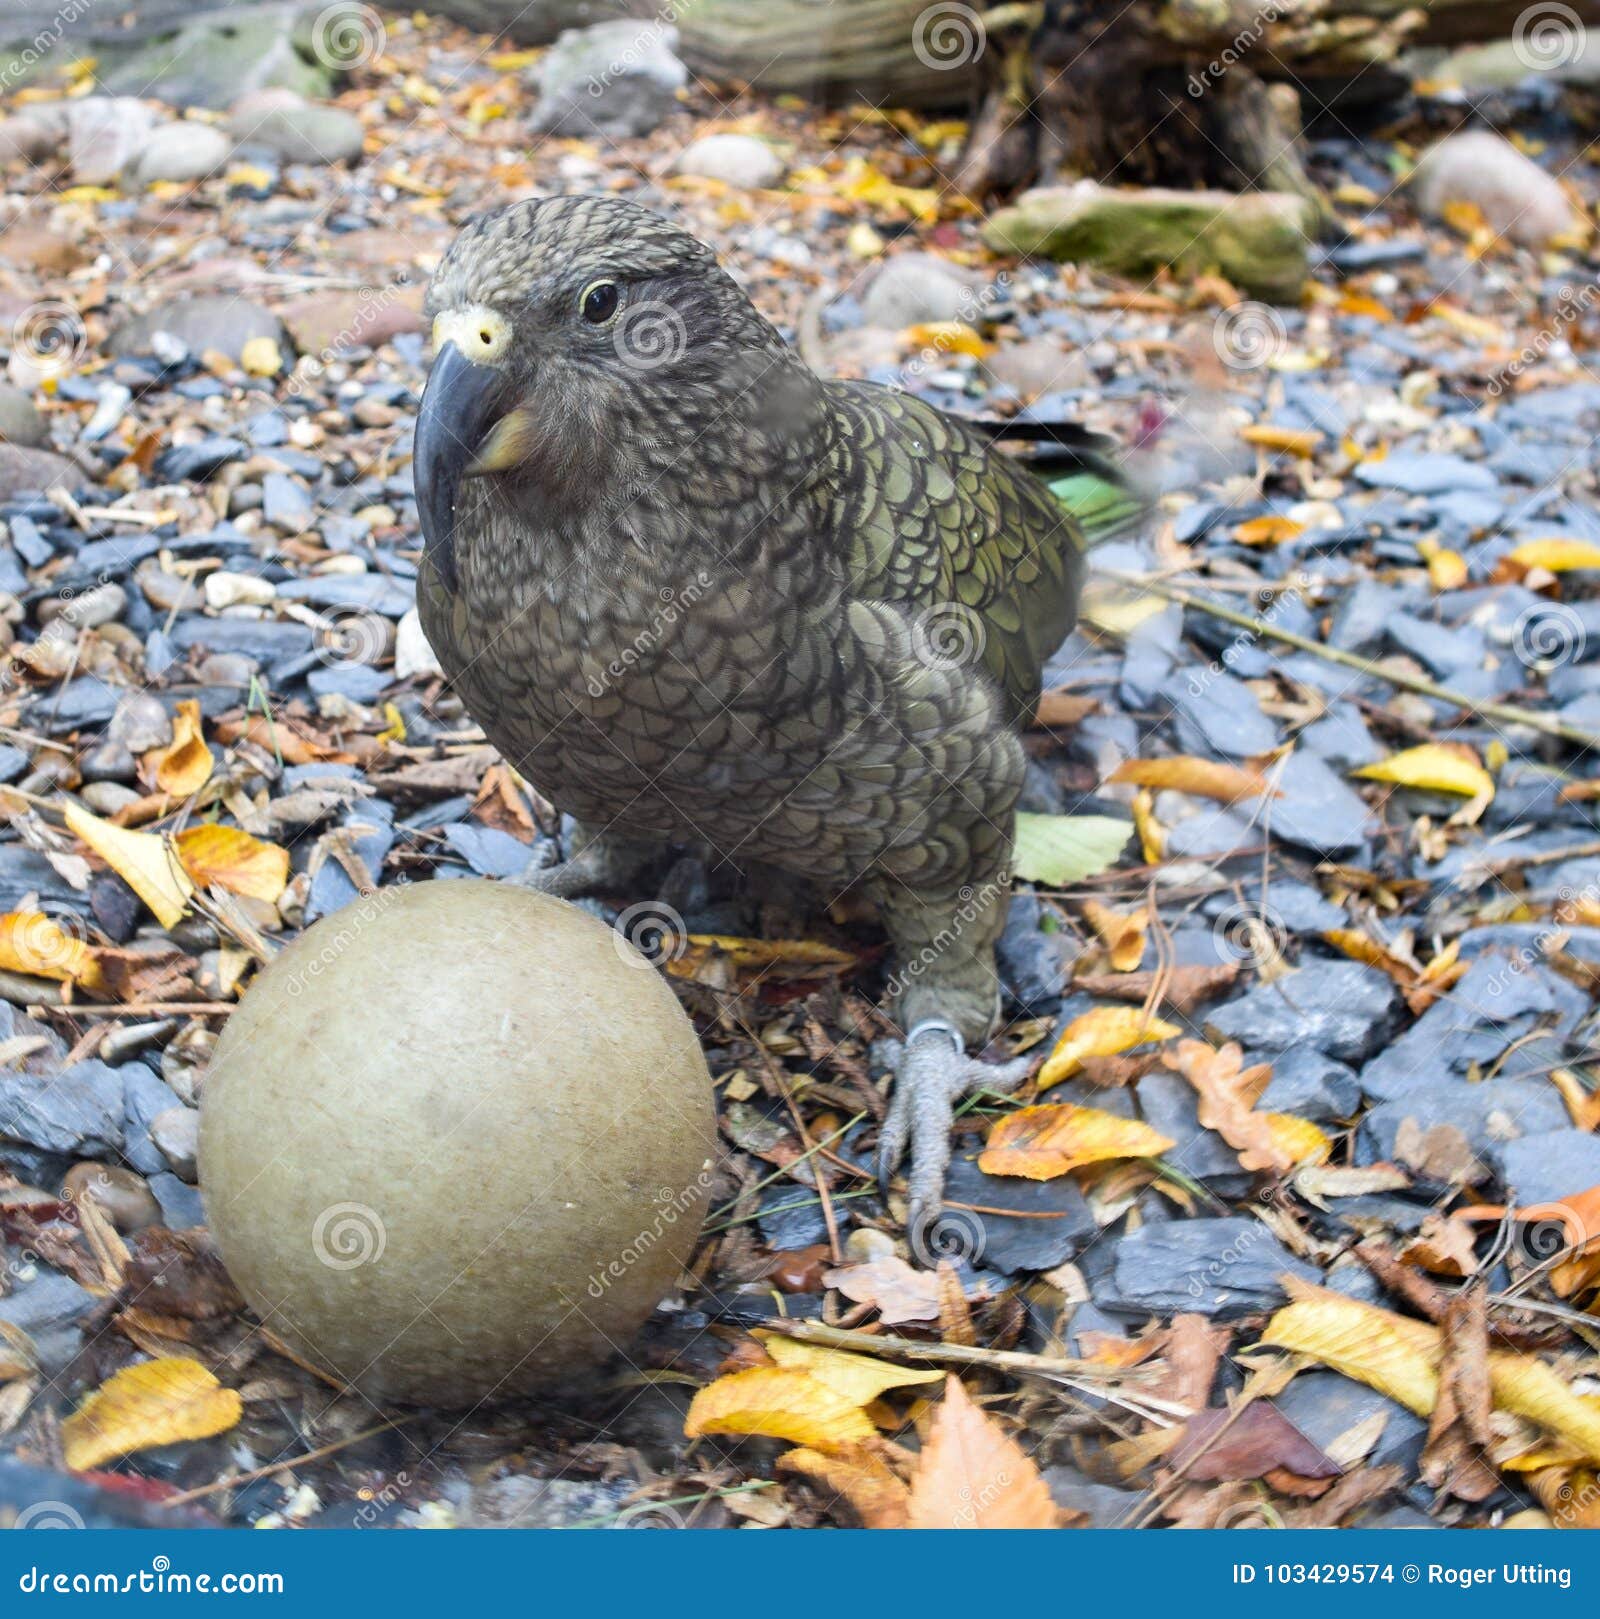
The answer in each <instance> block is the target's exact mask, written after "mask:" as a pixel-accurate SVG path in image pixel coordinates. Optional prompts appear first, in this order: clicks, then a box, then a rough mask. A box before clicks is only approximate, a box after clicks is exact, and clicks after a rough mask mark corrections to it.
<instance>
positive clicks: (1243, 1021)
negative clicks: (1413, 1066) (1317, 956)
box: [1205, 961, 1399, 1063]
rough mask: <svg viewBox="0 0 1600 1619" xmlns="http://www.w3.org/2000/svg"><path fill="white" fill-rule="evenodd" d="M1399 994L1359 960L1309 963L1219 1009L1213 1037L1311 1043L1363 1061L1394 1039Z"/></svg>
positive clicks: (1271, 1045) (1267, 1044)
mask: <svg viewBox="0 0 1600 1619" xmlns="http://www.w3.org/2000/svg"><path fill="white" fill-rule="evenodd" d="M1398 1010H1399V994H1398V992H1397V991H1396V989H1395V987H1394V985H1393V983H1391V982H1390V980H1389V979H1388V978H1386V977H1385V976H1384V975H1383V974H1382V973H1380V972H1375V971H1374V970H1373V969H1372V968H1371V967H1364V966H1362V965H1361V963H1360V962H1356V961H1308V962H1307V963H1306V964H1305V965H1304V966H1302V967H1300V968H1298V969H1297V970H1296V971H1294V972H1292V973H1287V974H1285V975H1284V976H1283V977H1282V978H1279V979H1277V980H1275V981H1274V982H1273V983H1270V984H1258V985H1256V987H1255V988H1254V989H1252V990H1250V991H1249V992H1248V993H1247V994H1245V995H1241V996H1240V997H1239V998H1238V999H1237V1000H1233V1001H1228V1002H1227V1003H1226V1004H1225V1005H1222V1006H1219V1007H1215V1008H1213V1009H1212V1010H1211V1011H1210V1012H1209V1013H1208V1014H1207V1015H1206V1020H1205V1029H1206V1033H1207V1035H1208V1037H1209V1038H1211V1039H1212V1040H1215V1041H1218V1042H1220V1041H1224V1040H1237V1041H1238V1042H1239V1044H1240V1045H1242V1046H1244V1047H1245V1048H1246V1049H1249V1048H1251V1047H1260V1048H1261V1049H1263V1050H1266V1051H1288V1050H1290V1049H1291V1048H1293V1047H1297V1046H1305V1047H1308V1048H1309V1049H1311V1050H1313V1051H1320V1052H1322V1053H1323V1054H1324V1055H1325V1056H1329V1057H1336V1058H1337V1059H1338V1060H1339V1061H1340V1062H1351V1063H1353V1062H1359V1061H1361V1060H1363V1059H1364V1058H1366V1057H1368V1056H1370V1055H1371V1053H1372V1052H1374V1051H1376V1050H1377V1049H1378V1048H1379V1047H1380V1046H1382V1045H1383V1043H1384V1042H1385V1041H1386V1040H1387V1039H1388V1038H1389V1035H1390V1034H1391V1032H1392V1030H1393V1027H1394V1021H1395V1018H1396V1015H1397V1013H1398Z"/></svg>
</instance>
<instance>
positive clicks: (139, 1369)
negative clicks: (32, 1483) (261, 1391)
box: [61, 1357, 244, 1473]
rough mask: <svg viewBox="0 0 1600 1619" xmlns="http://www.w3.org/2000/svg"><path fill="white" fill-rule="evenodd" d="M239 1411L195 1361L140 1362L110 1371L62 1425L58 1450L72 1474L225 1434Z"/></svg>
mask: <svg viewBox="0 0 1600 1619" xmlns="http://www.w3.org/2000/svg"><path fill="white" fill-rule="evenodd" d="M243 1410H244V1407H243V1403H242V1402H241V1400H240V1398H239V1394H238V1391H237V1390H235V1389H229V1388H224V1387H223V1386H222V1384H221V1383H219V1382H218V1381H217V1379H216V1378H215V1377H214V1376H213V1375H212V1374H211V1373H210V1372H208V1371H207V1370H206V1369H205V1367H204V1366H202V1365H201V1364H200V1362H199V1361H197V1360H186V1359H182V1358H177V1357H175V1358H172V1359H167V1360H150V1361H144V1362H142V1363H141V1364H140V1365H138V1366H128V1367H125V1368H124V1369H123V1370H122V1371H120V1372H117V1373H115V1374H114V1375H113V1376H112V1377H110V1378H108V1379H107V1380H106V1381H105V1382H104V1383H102V1384H101V1385H100V1387H99V1388H97V1389H96V1390H95V1391H94V1392H93V1393H92V1394H90V1395H89V1396H88V1397H87V1398H86V1399H85V1400H84V1402H83V1404H82V1405H80V1406H79V1407H78V1409H77V1410H76V1411H74V1412H73V1413H72V1415H71V1416H70V1417H68V1418H67V1419H66V1421H65V1422H63V1423H62V1424H61V1454H62V1458H63V1460H64V1461H65V1462H66V1464H67V1466H68V1467H69V1468H70V1469H71V1470H72V1471H73V1472H74V1473H81V1472H84V1471H85V1470H86V1469H88V1468H91V1467H99V1466H100V1465H101V1464H102V1463H103V1462H109V1461H113V1460H115V1459H116V1458H117V1457H119V1456H126V1455H128V1454H129V1452H131V1451H135V1450H150V1449H153V1448H154V1447H156V1446H158V1445H172V1444H176V1443H178V1441H180V1440H184V1439H206V1438H209V1437H210V1436H211V1435H212V1434H218V1433H226V1432H227V1431H228V1429H230V1428H231V1427H233V1426H234V1424H235V1423H237V1422H238V1420H239V1418H240V1416H241V1415H242V1413H243Z"/></svg>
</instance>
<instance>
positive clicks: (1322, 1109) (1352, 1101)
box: [1244, 1046, 1361, 1124]
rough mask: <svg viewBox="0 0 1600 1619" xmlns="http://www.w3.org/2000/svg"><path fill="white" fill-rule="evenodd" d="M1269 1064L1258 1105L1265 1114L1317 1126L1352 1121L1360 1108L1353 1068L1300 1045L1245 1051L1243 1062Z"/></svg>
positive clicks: (1248, 1064) (1359, 1087)
mask: <svg viewBox="0 0 1600 1619" xmlns="http://www.w3.org/2000/svg"><path fill="white" fill-rule="evenodd" d="M1257 1062H1266V1063H1271V1064H1272V1079H1271V1080H1270V1081H1269V1082H1268V1085H1267V1088H1266V1090H1265V1091H1264V1092H1263V1093H1262V1097H1261V1101H1260V1103H1259V1106H1260V1108H1261V1111H1263V1112H1265V1113H1294V1114H1298V1115H1299V1117H1301V1118H1302V1119H1312V1120H1314V1121H1315V1122H1316V1123H1318V1124H1332V1123H1336V1122H1338V1121H1339V1120H1342V1119H1351V1118H1354V1117H1355V1115H1356V1111H1357V1109H1358V1108H1359V1107H1360V1106H1361V1081H1360V1079H1359V1078H1358V1077H1357V1075H1356V1071H1355V1069H1353V1068H1349V1067H1347V1066H1346V1065H1345V1064H1344V1063H1342V1062H1337V1061H1335V1059H1334V1058H1332V1057H1329V1056H1327V1055H1325V1054H1324V1053H1323V1052H1320V1051H1312V1050H1310V1049H1309V1048H1307V1047H1303V1046H1299V1047H1295V1048H1293V1049H1291V1050H1289V1051H1279V1052H1254V1051H1252V1052H1247V1053H1246V1055H1245V1059H1244V1063H1245V1066H1246V1067H1247V1068H1248V1067H1249V1066H1250V1065H1251V1064H1252V1063H1257Z"/></svg>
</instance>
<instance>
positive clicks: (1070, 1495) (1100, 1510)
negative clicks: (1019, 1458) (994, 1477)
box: [1044, 1467, 1145, 1529]
mask: <svg viewBox="0 0 1600 1619" xmlns="http://www.w3.org/2000/svg"><path fill="white" fill-rule="evenodd" d="M1044 1481H1045V1484H1046V1485H1047V1486H1048V1487H1049V1490H1050V1499H1051V1500H1052V1501H1054V1502H1055V1504H1056V1505H1057V1506H1058V1507H1060V1508H1061V1509H1062V1510H1063V1511H1064V1512H1081V1513H1083V1514H1084V1515H1085V1516H1086V1517H1087V1518H1088V1520H1089V1528H1091V1529H1119V1528H1123V1527H1125V1526H1127V1525H1128V1524H1130V1523H1131V1522H1132V1521H1133V1519H1134V1518H1135V1517H1136V1516H1137V1515H1138V1511H1139V1508H1140V1506H1141V1505H1142V1504H1143V1502H1144V1500H1145V1496H1144V1493H1143V1492H1142V1491H1139V1490H1119V1489H1117V1488H1116V1487H1115V1485H1111V1484H1096V1483H1095V1482H1094V1481H1093V1480H1092V1479H1089V1478H1085V1477H1084V1475H1083V1474H1082V1473H1080V1472H1079V1471H1078V1470H1077V1469H1076V1468H1075V1467H1047V1468H1046V1469H1045V1470H1044Z"/></svg>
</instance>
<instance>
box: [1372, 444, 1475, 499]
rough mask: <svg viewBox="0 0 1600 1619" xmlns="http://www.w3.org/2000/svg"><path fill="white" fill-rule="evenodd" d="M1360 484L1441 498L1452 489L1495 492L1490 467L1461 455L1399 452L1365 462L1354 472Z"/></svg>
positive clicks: (1413, 451)
mask: <svg viewBox="0 0 1600 1619" xmlns="http://www.w3.org/2000/svg"><path fill="white" fill-rule="evenodd" d="M1355 475H1356V478H1357V480H1358V481H1359V482H1361V483H1364V484H1366V485H1367V486H1368V487H1369V488H1372V489H1398V490H1400V491H1401V492H1402V493H1404V494H1408V495H1442V494H1445V493H1447V492H1448V491H1450V490H1452V489H1493V488H1495V487H1496V482H1495V476H1494V474H1493V473H1492V472H1490V471H1489V469H1488V468H1487V467H1484V466H1481V465H1480V464H1479V463H1478V462H1476V461H1469V460H1467V458H1466V457H1465V456H1461V455H1444V454H1441V453H1429V452H1424V451H1418V450H1396V451H1395V452H1394V453H1393V454H1392V455H1386V456H1385V457H1384V458H1383V459H1382V460H1381V461H1363V462H1361V464H1360V465H1359V466H1357V468H1356V469H1355Z"/></svg>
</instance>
